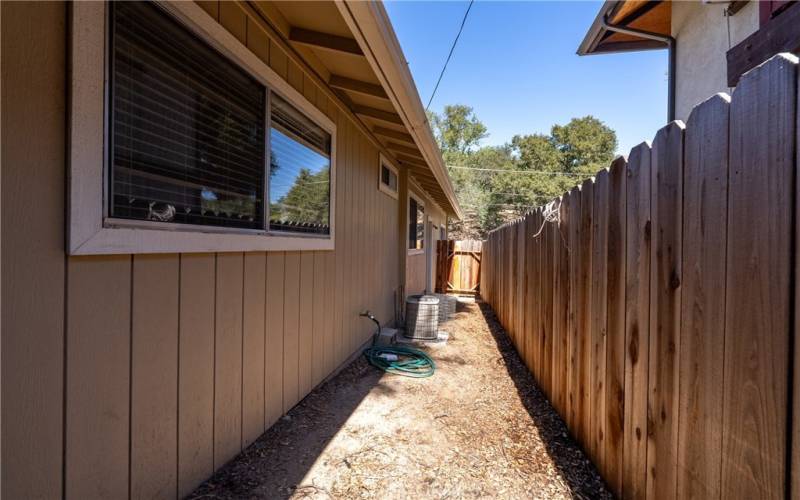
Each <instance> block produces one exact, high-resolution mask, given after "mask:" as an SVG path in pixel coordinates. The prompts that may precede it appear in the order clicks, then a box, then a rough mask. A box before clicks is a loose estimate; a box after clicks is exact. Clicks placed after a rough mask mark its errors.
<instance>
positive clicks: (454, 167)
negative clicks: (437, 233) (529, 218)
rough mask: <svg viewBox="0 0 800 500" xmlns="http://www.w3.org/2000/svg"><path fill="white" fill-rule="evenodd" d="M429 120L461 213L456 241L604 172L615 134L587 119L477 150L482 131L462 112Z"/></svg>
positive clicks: (468, 111) (454, 229)
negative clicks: (544, 132)
mask: <svg viewBox="0 0 800 500" xmlns="http://www.w3.org/2000/svg"><path fill="white" fill-rule="evenodd" d="M429 120H430V123H431V125H432V127H433V130H434V134H435V136H436V139H437V140H438V142H439V147H440V148H441V150H442V156H443V157H444V160H445V163H446V164H447V165H448V167H449V168H448V170H449V172H450V178H451V179H452V181H453V187H454V189H455V192H456V196H457V197H458V201H459V203H460V204H461V207H462V209H463V211H464V218H463V220H462V221H460V222H455V223H453V224H451V226H450V232H451V235H452V236H453V237H454V238H457V239H466V238H484V237H485V236H486V233H487V232H488V231H489V230H491V229H492V228H494V227H497V226H498V225H500V224H503V223H504V222H507V221H508V220H510V219H513V218H516V217H519V216H520V215H521V214H523V213H524V212H526V211H527V210H529V209H530V208H532V207H536V206H541V205H544V204H545V203H547V202H548V201H550V200H552V199H554V198H556V197H558V196H560V195H561V194H562V193H564V192H565V191H567V190H569V189H571V188H572V187H573V186H574V185H576V184H578V183H580V182H583V180H585V179H586V178H588V177H591V176H592V175H594V174H595V173H596V172H597V171H599V170H600V169H601V168H604V167H606V166H607V165H608V164H609V163H610V162H611V160H612V159H613V158H614V151H615V150H616V147H617V138H616V134H615V133H614V131H613V130H612V129H610V128H609V127H608V126H606V125H605V124H604V123H603V122H601V121H600V120H598V119H597V118H595V117H593V116H585V117H582V118H573V119H572V120H570V122H569V123H567V124H566V125H553V127H552V128H551V130H550V134H530V135H516V136H514V137H513V138H512V139H511V142H510V143H507V144H504V145H502V146H484V147H480V142H481V140H482V139H484V138H485V137H487V135H488V134H487V129H486V126H485V125H484V124H483V123H482V122H481V121H480V120H479V119H478V117H477V116H476V115H475V113H474V111H473V110H472V108H470V107H469V106H464V105H452V106H445V108H444V112H443V113H442V114H441V115H438V114H436V113H429ZM505 171H507V173H505Z"/></svg>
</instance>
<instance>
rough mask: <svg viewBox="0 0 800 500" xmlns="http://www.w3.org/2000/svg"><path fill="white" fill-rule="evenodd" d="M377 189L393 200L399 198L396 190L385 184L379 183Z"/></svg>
mask: <svg viewBox="0 0 800 500" xmlns="http://www.w3.org/2000/svg"><path fill="white" fill-rule="evenodd" d="M378 189H379V190H380V192H381V193H383V194H385V195H386V196H389V197H390V198H394V199H395V200H396V199H398V198H399V194H398V193H397V191H392V190H391V188H389V187H387V186H386V185H385V184H381V185H380V186H379V187H378Z"/></svg>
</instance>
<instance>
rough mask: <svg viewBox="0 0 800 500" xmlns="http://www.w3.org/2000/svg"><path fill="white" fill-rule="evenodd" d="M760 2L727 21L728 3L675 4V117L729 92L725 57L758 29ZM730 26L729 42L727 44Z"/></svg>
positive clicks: (680, 116)
mask: <svg viewBox="0 0 800 500" xmlns="http://www.w3.org/2000/svg"><path fill="white" fill-rule="evenodd" d="M757 4H758V2H748V3H747V4H746V5H745V6H744V7H743V8H742V9H741V10H740V11H739V12H737V13H736V14H735V15H734V16H731V17H726V16H725V14H724V12H725V9H726V8H727V6H728V4H727V3H717V4H704V3H702V2H699V1H681V2H672V36H673V37H675V39H676V40H677V51H678V52H677V55H678V57H677V64H676V66H677V67H676V73H677V75H676V81H677V85H676V88H675V117H676V118H677V119H679V120H684V121H685V120H686V119H687V118H688V117H689V113H690V112H691V110H692V108H693V107H694V106H695V105H696V104H698V103H700V102H702V101H704V100H705V99H707V98H708V97H710V96H711V95H713V94H715V93H717V92H729V91H730V90H729V88H728V85H727V61H726V58H725V53H726V52H727V51H728V49H729V48H730V47H732V46H734V45H736V44H737V43H739V42H741V41H742V40H743V39H745V38H746V37H747V36H749V35H750V34H752V33H753V32H754V31H755V30H757V29H758V5H757ZM729 26H730V42H729V40H728V33H729Z"/></svg>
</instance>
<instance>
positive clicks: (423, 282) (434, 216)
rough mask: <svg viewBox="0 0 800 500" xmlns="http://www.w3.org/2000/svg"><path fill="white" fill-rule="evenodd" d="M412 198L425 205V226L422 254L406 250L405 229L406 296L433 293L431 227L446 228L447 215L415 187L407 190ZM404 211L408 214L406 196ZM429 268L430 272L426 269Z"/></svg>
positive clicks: (433, 265)
mask: <svg viewBox="0 0 800 500" xmlns="http://www.w3.org/2000/svg"><path fill="white" fill-rule="evenodd" d="M408 189H409V191H410V192H411V193H413V194H414V196H415V197H416V198H417V199H419V200H422V202H423V203H425V215H426V219H427V224H426V228H425V248H424V250H425V251H424V252H414V251H410V250H408V229H407V228H406V229H405V232H404V234H405V239H406V242H405V248H406V268H405V283H406V295H417V294H422V293H425V292H426V291H427V292H430V293H433V290H434V289H435V279H436V241H435V240H434V237H433V234H432V228H433V226H434V225H435V226H437V227H442V226H445V227H446V226H447V215H446V214H445V212H444V211H443V210H442V209H441V208H439V207H438V205H436V204H435V203H434V201H433V200H431V198H430V197H428V196H427V195H426V194H425V192H424V191H423V190H421V189H418V188H417V187H416V186H413V185H412V186H411V187H410V188H408ZM402 199H403V200H405V201H404V204H405V207H404V208H405V211H406V213H408V194H406V196H403V197H402ZM429 268H430V272H428V269H429Z"/></svg>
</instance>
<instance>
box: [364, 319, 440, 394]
mask: <svg viewBox="0 0 800 500" xmlns="http://www.w3.org/2000/svg"><path fill="white" fill-rule="evenodd" d="M360 316H364V317H366V318H369V319H371V320H372V321H374V322H375V324H377V325H378V331H377V332H376V333H375V336H374V337H373V339H372V346H371V347H368V348H367V349H365V350H364V356H365V357H366V358H367V361H369V364H371V365H372V366H374V367H375V368H379V369H381V370H383V371H385V372H386V373H394V374H396V375H403V376H405V377H414V378H425V377H430V376H431V375H433V373H434V372H435V371H436V363H434V362H433V359H431V357H430V356H428V355H427V354H425V353H424V352H422V351H420V350H419V349H412V348H411V347H402V346H377V345H375V342H376V341H377V340H378V336H379V335H380V333H381V324H380V322H379V321H378V320H377V319H375V316H373V315H372V314H371V313H370V312H369V311H365V312H363V313H361V314H360ZM386 355H395V356H397V360H389V359H387V358H386V357H385V356H386Z"/></svg>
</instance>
